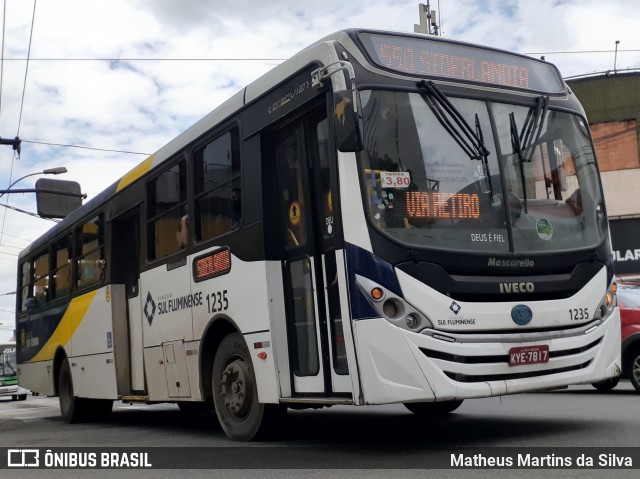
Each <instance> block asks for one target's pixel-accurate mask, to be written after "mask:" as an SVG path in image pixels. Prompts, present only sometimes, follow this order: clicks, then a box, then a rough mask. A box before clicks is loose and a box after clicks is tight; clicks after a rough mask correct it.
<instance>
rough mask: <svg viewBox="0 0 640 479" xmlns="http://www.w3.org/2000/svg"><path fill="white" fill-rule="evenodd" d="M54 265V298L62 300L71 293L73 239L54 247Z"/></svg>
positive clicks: (60, 242)
mask: <svg viewBox="0 0 640 479" xmlns="http://www.w3.org/2000/svg"><path fill="white" fill-rule="evenodd" d="M53 251H54V254H53V265H52V272H51V274H52V278H53V281H52V284H53V288H52V295H51V296H52V298H51V299H56V298H62V297H63V296H67V295H69V294H70V293H71V237H70V236H69V237H66V238H63V239H62V240H60V241H58V242H57V243H56V244H55V245H54V250H53Z"/></svg>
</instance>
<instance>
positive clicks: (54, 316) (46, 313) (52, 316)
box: [16, 298, 71, 364]
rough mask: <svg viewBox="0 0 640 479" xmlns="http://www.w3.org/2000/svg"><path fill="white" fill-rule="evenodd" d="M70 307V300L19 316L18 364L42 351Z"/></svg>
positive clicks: (17, 336)
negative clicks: (24, 316)
mask: <svg viewBox="0 0 640 479" xmlns="http://www.w3.org/2000/svg"><path fill="white" fill-rule="evenodd" d="M69 299H71V298H69ZM68 307H69V301H67V302H65V303H64V304H62V305H60V306H54V307H50V306H46V309H45V310H43V311H32V312H31V313H30V314H29V315H28V316H27V317H26V318H19V320H18V328H17V331H16V346H17V348H16V352H17V360H18V364H22V363H24V362H27V361H29V360H30V359H32V358H33V357H34V356H35V355H36V354H38V353H39V352H40V350H41V349H42V348H43V347H44V346H45V344H47V341H48V340H49V338H51V336H52V335H53V333H54V331H55V330H56V328H57V327H58V325H59V324H60V321H62V317H63V316H64V313H65V312H66V311H67V308H68ZM34 343H35V344H34Z"/></svg>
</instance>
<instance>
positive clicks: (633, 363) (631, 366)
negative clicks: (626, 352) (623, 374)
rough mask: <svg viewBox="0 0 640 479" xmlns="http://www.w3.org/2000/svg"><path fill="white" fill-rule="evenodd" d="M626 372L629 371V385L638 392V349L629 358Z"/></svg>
mask: <svg viewBox="0 0 640 479" xmlns="http://www.w3.org/2000/svg"><path fill="white" fill-rule="evenodd" d="M627 371H629V380H630V381H631V384H633V387H634V388H636V391H638V392H640V349H636V350H635V351H634V352H633V353H632V354H631V355H630V356H629V363H628V366H627Z"/></svg>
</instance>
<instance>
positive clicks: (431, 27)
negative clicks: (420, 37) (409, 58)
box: [413, 1, 439, 36]
mask: <svg viewBox="0 0 640 479" xmlns="http://www.w3.org/2000/svg"><path fill="white" fill-rule="evenodd" d="M418 15H419V17H420V24H419V25H418V24H417V23H414V25H413V31H414V32H416V33H424V34H426V35H435V36H438V34H439V32H438V22H437V20H436V11H435V10H431V6H430V5H429V2H428V1H427V4H426V5H425V4H424V3H421V4H419V5H418Z"/></svg>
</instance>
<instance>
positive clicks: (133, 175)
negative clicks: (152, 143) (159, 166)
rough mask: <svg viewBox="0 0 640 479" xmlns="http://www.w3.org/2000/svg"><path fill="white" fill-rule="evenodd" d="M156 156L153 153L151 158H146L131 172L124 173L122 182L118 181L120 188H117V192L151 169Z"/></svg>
mask: <svg viewBox="0 0 640 479" xmlns="http://www.w3.org/2000/svg"><path fill="white" fill-rule="evenodd" d="M155 157H156V155H151V156H150V157H149V158H147V159H146V160H144V161H143V162H142V163H140V164H139V165H138V166H136V167H135V168H134V169H133V170H131V171H130V172H129V173H127V174H126V175H124V176H123V177H122V179H121V180H120V183H118V188H117V189H116V192H118V191H120V190H122V189H123V188H125V187H127V186H129V185H130V184H131V183H133V182H134V181H136V180H137V179H138V178H140V177H141V176H142V175H144V174H146V173H147V172H148V171H149V170H150V169H151V164H152V163H153V160H154V158H155Z"/></svg>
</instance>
